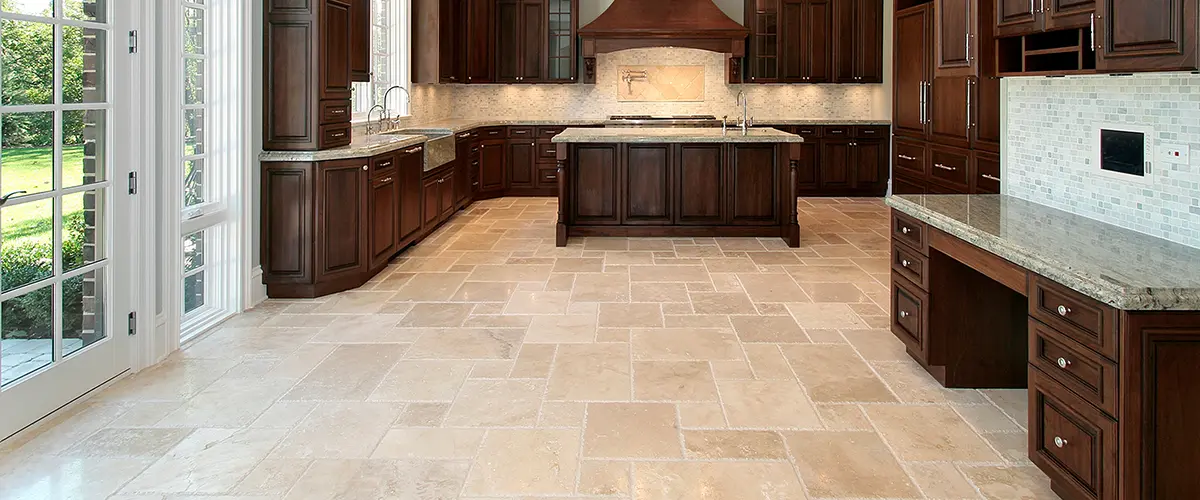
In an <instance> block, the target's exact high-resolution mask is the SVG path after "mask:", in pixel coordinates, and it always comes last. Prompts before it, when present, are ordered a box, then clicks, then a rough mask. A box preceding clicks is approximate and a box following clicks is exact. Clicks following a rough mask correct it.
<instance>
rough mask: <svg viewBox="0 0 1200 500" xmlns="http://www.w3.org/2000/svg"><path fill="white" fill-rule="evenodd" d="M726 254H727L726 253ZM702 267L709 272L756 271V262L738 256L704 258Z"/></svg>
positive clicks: (757, 268) (757, 269) (757, 270)
mask: <svg viewBox="0 0 1200 500" xmlns="http://www.w3.org/2000/svg"><path fill="white" fill-rule="evenodd" d="M726 255H729V254H728V253H726ZM704 267H705V268H706V269H708V272H710V273H756V272H759V267H758V264H755V263H754V261H752V260H750V259H749V258H746V257H740V258H705V259H704Z"/></svg>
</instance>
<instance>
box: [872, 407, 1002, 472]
mask: <svg viewBox="0 0 1200 500" xmlns="http://www.w3.org/2000/svg"><path fill="white" fill-rule="evenodd" d="M865 410H866V412H867V416H868V417H870V419H871V421H872V422H873V423H874V424H875V427H876V428H877V429H879V433H880V434H882V435H883V438H884V439H886V440H887V442H888V443H889V444H891V446H892V449H893V450H895V452H896V454H897V456H899V457H900V460H903V461H906V462H913V461H915V462H931V461H967V462H997V461H999V460H1000V457H999V456H998V455H996V452H994V451H992V449H991V448H990V447H988V445H987V443H986V442H984V440H983V438H981V437H979V435H978V434H976V433H975V431H974V430H972V429H971V427H970V426H969V425H967V423H966V422H965V421H963V419H962V418H961V417H959V416H958V414H957V413H954V410H952V409H950V408H948V407H945V406H899V405H887V406H883V405H879V406H868V407H865Z"/></svg>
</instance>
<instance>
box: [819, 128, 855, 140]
mask: <svg viewBox="0 0 1200 500" xmlns="http://www.w3.org/2000/svg"><path fill="white" fill-rule="evenodd" d="M852 128H853V127H843V126H826V127H823V129H822V131H821V134H822V135H824V136H825V137H833V138H839V137H850V136H851V135H854V134H852V133H851V129H852Z"/></svg>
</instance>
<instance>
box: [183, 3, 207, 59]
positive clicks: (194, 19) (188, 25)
mask: <svg viewBox="0 0 1200 500" xmlns="http://www.w3.org/2000/svg"><path fill="white" fill-rule="evenodd" d="M196 3H203V2H196ZM183 53H185V54H203V53H204V10H203V9H197V8H195V7H184V8H183Z"/></svg>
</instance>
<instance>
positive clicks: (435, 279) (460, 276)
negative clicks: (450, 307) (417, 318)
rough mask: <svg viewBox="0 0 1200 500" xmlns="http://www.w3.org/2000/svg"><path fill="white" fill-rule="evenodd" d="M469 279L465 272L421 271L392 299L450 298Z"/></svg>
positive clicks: (434, 299)
mask: <svg viewBox="0 0 1200 500" xmlns="http://www.w3.org/2000/svg"><path fill="white" fill-rule="evenodd" d="M466 279H467V275H466V274H465V273H420V274H417V275H415V276H413V278H412V279H411V280H409V281H408V282H407V283H405V284H404V286H403V287H401V288H400V290H399V291H398V292H396V294H395V295H393V296H392V298H391V300H392V301H414V302H441V301H446V300H449V299H450V297H452V296H453V295H454V292H455V291H457V290H458V288H459V287H461V286H462V284H463V281H465V280H466Z"/></svg>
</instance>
